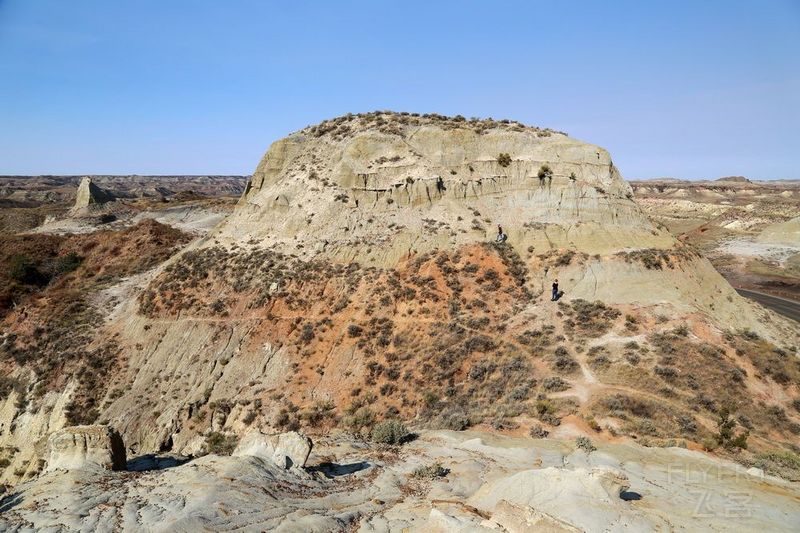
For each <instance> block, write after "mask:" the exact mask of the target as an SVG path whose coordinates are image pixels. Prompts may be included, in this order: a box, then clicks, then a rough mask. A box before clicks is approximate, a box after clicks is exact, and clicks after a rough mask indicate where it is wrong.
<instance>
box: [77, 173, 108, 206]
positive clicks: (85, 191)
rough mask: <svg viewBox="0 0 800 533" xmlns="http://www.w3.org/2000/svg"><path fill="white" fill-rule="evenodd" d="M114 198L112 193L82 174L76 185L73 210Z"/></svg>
mask: <svg viewBox="0 0 800 533" xmlns="http://www.w3.org/2000/svg"><path fill="white" fill-rule="evenodd" d="M114 199H115V198H114V195H113V194H111V193H110V192H108V191H106V190H103V189H101V188H100V187H98V186H97V185H95V184H94V183H93V182H92V178H90V177H89V176H84V177H83V178H82V179H81V183H80V185H78V192H77V195H76V196H75V206H74V207H73V210H79V209H85V208H87V207H89V206H90V205H98V204H104V203H106V202H111V201H113V200H114Z"/></svg>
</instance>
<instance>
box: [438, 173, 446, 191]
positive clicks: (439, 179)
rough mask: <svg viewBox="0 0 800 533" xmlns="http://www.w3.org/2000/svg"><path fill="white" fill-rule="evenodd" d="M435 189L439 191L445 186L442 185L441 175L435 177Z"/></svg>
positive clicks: (443, 189)
mask: <svg viewBox="0 0 800 533" xmlns="http://www.w3.org/2000/svg"><path fill="white" fill-rule="evenodd" d="M436 190H437V191H439V192H444V191H446V190H447V188H446V187H445V186H444V180H443V179H442V177H441V176H439V177H437V178H436Z"/></svg>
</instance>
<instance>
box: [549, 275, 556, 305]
mask: <svg viewBox="0 0 800 533" xmlns="http://www.w3.org/2000/svg"><path fill="white" fill-rule="evenodd" d="M556 300H558V280H555V281H554V282H553V296H552V298H550V301H551V302H555V301H556Z"/></svg>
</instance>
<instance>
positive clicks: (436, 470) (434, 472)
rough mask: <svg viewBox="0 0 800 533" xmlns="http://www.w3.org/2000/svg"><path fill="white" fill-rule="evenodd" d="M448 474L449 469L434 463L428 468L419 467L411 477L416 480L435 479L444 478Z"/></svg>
mask: <svg viewBox="0 0 800 533" xmlns="http://www.w3.org/2000/svg"><path fill="white" fill-rule="evenodd" d="M449 473H450V470H449V469H447V468H444V467H443V466H442V465H441V464H440V463H434V464H432V465H429V466H420V467H419V468H417V469H416V470H414V472H413V473H412V474H411V475H412V476H413V477H415V478H418V479H435V478H437V477H445V476H446V475H447V474H449Z"/></svg>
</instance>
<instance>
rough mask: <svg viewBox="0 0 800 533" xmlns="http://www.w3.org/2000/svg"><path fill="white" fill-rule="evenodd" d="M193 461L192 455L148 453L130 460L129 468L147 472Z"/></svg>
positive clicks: (133, 470) (132, 470) (134, 470)
mask: <svg viewBox="0 0 800 533" xmlns="http://www.w3.org/2000/svg"><path fill="white" fill-rule="evenodd" d="M189 461H191V458H190V457H182V456H175V455H161V456H159V455H156V454H152V453H151V454H147V455H140V456H139V457H135V458H133V459H131V460H130V461H128V470H130V471H131V472H147V471H149V470H164V469H166V468H174V467H176V466H181V465H182V464H186V463H188V462H189Z"/></svg>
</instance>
